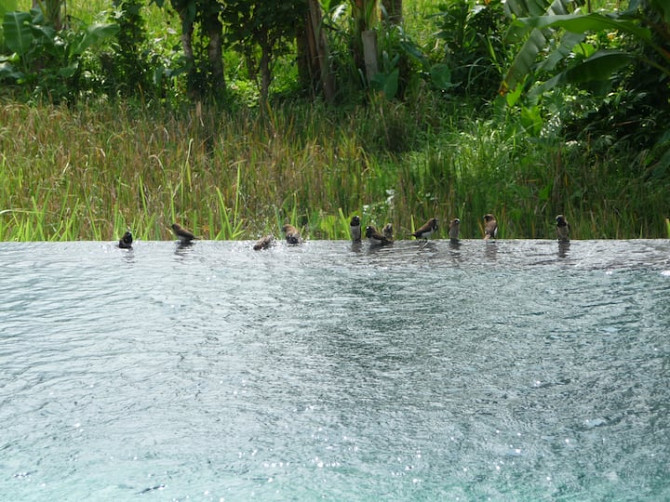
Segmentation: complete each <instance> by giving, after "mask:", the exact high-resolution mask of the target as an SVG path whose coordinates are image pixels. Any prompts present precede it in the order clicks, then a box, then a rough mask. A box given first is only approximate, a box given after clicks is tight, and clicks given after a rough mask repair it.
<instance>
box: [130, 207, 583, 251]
mask: <svg viewBox="0 0 670 502" xmlns="http://www.w3.org/2000/svg"><path fill="white" fill-rule="evenodd" d="M460 225H461V220H459V219H458V218H454V219H453V220H451V221H450V222H449V239H450V240H451V242H458V232H459V230H460ZM437 230H438V226H437V218H431V219H429V220H428V221H427V222H426V223H425V224H424V225H422V226H421V227H420V228H419V229H418V230H417V231H416V232H414V233H412V234H411V235H412V237H415V238H417V239H424V240H426V241H427V240H428V238H429V237H430V236H431V235H432V234H433V233H434V232H437ZM172 231H173V232H174V235H175V237H177V239H179V242H180V244H181V245H189V244H191V242H192V241H194V240H197V239H198V237H196V236H195V235H194V234H193V232H191V231H190V230H188V229H186V228H184V227H182V226H181V225H179V224H178V223H173V224H172ZM349 231H350V234H351V240H352V241H353V242H361V240H362V237H363V234H362V230H361V219H360V218H359V217H358V216H354V217H352V218H351V221H350V223H349ZM282 233H283V234H284V238H285V239H286V242H287V243H288V244H291V245H298V244H300V243H301V242H302V237H301V235H300V231H299V230H298V229H297V228H296V227H294V226H293V225H289V224H286V225H284V226H283V227H282ZM556 234H557V237H558V240H559V242H568V241H570V224H569V223H568V220H566V219H565V216H563V215H562V214H559V215H558V216H556ZM365 237H366V239H367V240H368V242H370V245H371V246H383V245H385V244H391V243H392V242H393V226H392V225H391V224H390V223H387V224H386V225H385V226H384V228H383V229H382V231H381V232H379V231H378V230H377V229H376V228H375V227H373V226H372V225H368V226H367V227H365ZM497 237H498V221H497V220H496V217H495V216H493V215H492V214H486V215H484V239H485V240H486V239H495V238H497ZM274 243H275V238H274V236H273V235H271V234H270V235H266V236H264V237H261V238H260V239H258V241H256V243H255V244H254V247H253V249H254V250H255V251H260V250H262V249H267V248H269V247H271V246H272V245H274ZM119 247H120V248H122V249H132V247H133V234H132V232H131V231H130V230H127V231H126V233H124V234H123V236H122V237H121V239H120V240H119Z"/></svg>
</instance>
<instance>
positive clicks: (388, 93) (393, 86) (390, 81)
mask: <svg viewBox="0 0 670 502" xmlns="http://www.w3.org/2000/svg"><path fill="white" fill-rule="evenodd" d="M399 76H400V70H399V69H398V68H396V69H394V70H393V71H391V72H390V73H377V74H376V75H375V76H374V77H372V79H370V87H372V88H373V89H375V90H377V91H381V92H383V93H384V96H385V97H386V98H387V99H393V98H394V97H395V95H396V94H397V92H398V77H399Z"/></svg>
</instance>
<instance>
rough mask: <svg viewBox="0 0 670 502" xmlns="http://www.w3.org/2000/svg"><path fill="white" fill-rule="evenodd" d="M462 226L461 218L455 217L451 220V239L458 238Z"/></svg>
mask: <svg viewBox="0 0 670 502" xmlns="http://www.w3.org/2000/svg"><path fill="white" fill-rule="evenodd" d="M460 228H461V220H459V219H458V218H454V219H453V220H451V221H450V222H449V239H451V240H452V241H457V240H458V231H459V230H460Z"/></svg>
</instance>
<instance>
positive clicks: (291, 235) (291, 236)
mask: <svg viewBox="0 0 670 502" xmlns="http://www.w3.org/2000/svg"><path fill="white" fill-rule="evenodd" d="M281 230H282V232H284V236H285V237H286V242H288V243H289V244H300V243H301V242H302V239H301V237H300V232H298V229H297V228H295V227H294V226H293V225H289V224H288V223H287V224H286V225H284V226H283V227H281Z"/></svg>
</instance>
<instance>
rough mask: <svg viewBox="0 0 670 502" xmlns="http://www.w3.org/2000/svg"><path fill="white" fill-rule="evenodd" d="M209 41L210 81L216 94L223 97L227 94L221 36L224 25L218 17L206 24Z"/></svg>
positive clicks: (212, 18)
mask: <svg viewBox="0 0 670 502" xmlns="http://www.w3.org/2000/svg"><path fill="white" fill-rule="evenodd" d="M203 28H205V30H206V31H207V36H208V38H209V43H208V44H207V56H208V57H209V68H210V71H211V75H210V76H209V77H210V78H209V81H210V82H211V84H212V86H213V91H214V95H215V96H216V97H217V98H223V97H224V96H225V95H226V80H225V77H224V73H223V50H222V42H221V37H222V36H223V25H222V24H221V21H219V18H218V17H211V18H209V19H208V20H207V23H206V26H204V27H203Z"/></svg>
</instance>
